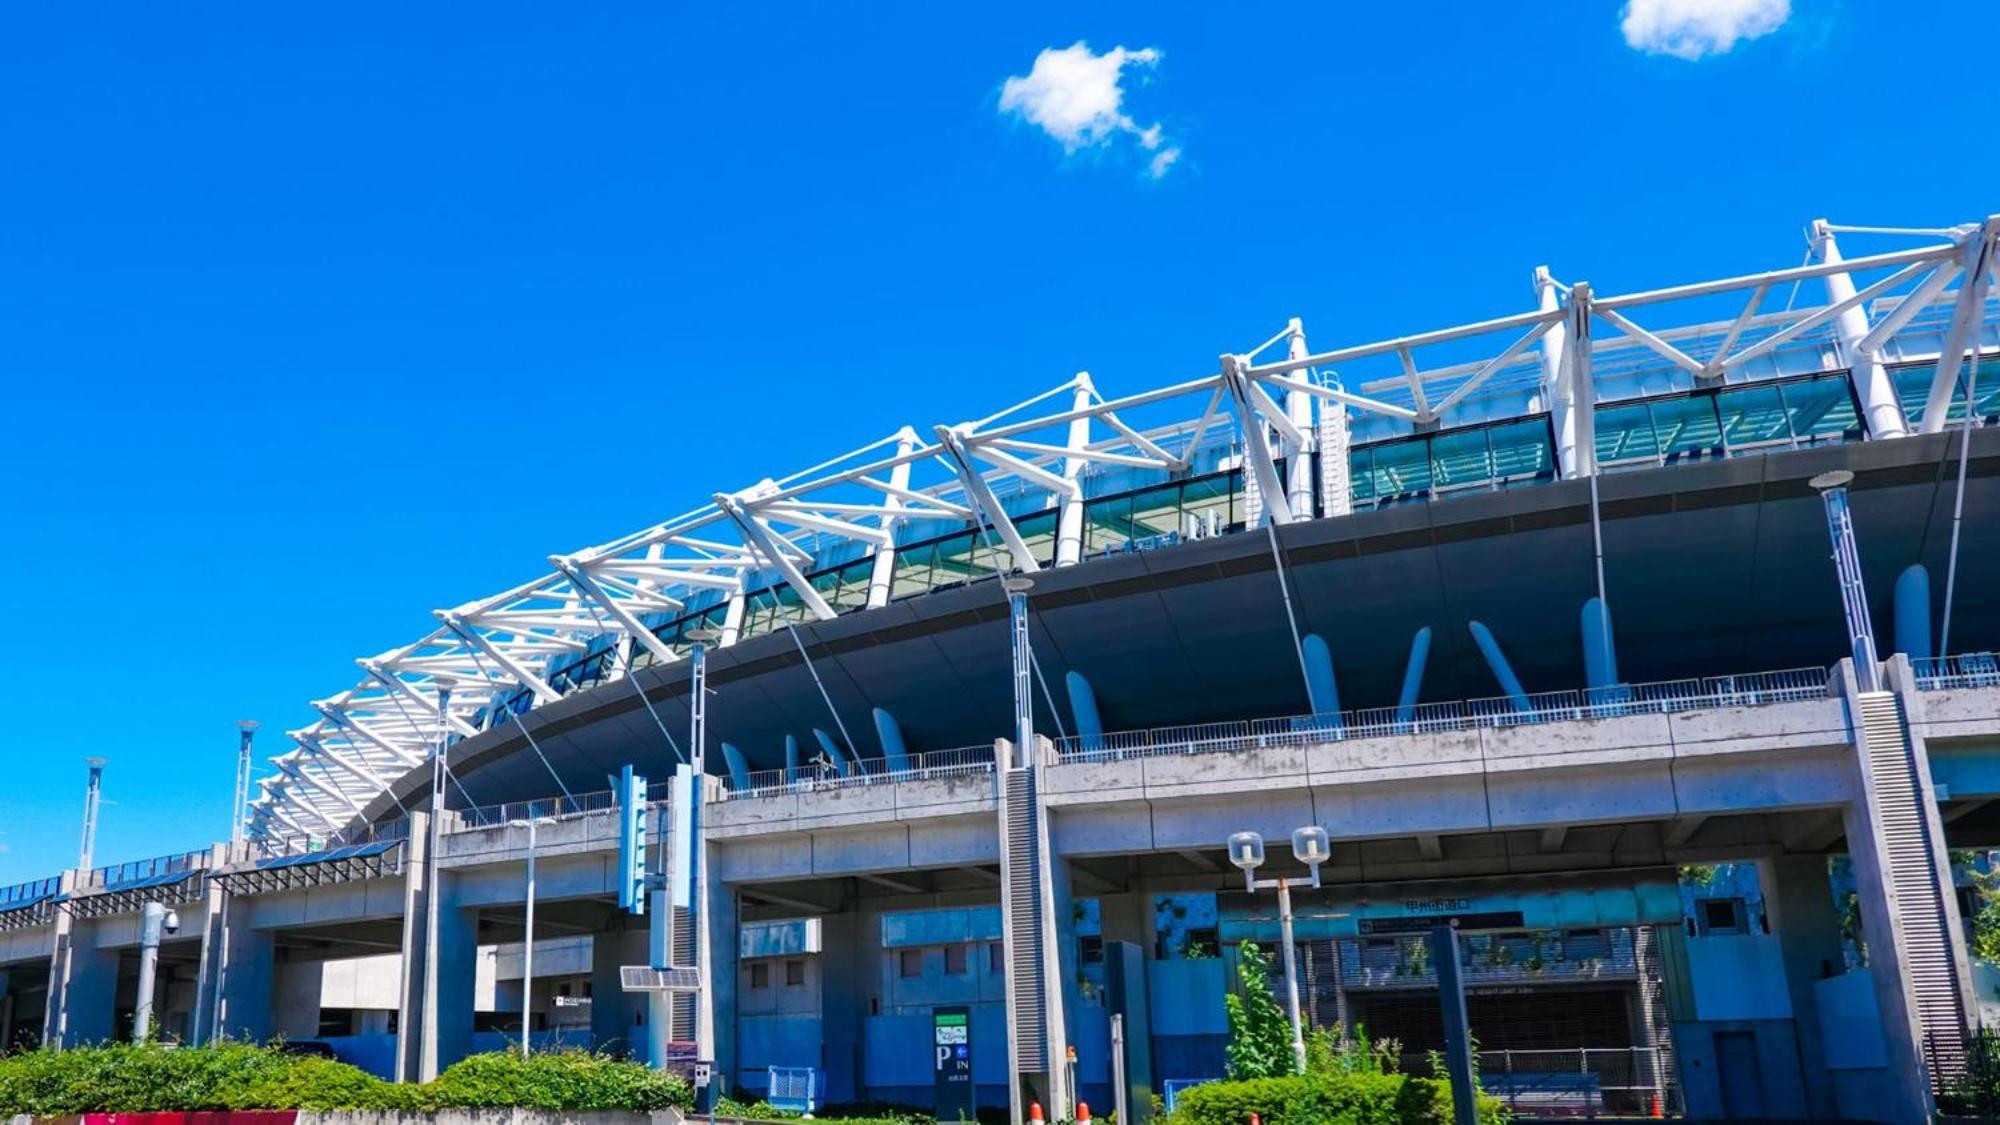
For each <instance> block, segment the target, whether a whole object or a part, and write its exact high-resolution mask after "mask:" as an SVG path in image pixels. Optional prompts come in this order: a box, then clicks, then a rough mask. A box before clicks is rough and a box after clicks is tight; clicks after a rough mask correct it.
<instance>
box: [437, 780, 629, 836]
mask: <svg viewBox="0 0 2000 1125" xmlns="http://www.w3.org/2000/svg"><path fill="white" fill-rule="evenodd" d="M617 807H618V795H617V794H616V793H614V792H612V791H611V790H609V789H602V790H598V791H596V792H591V793H574V794H570V795H568V796H558V797H541V798H537V799H535V800H532V801H507V802H504V803H502V804H497V805H474V806H472V807H470V808H463V809H458V810H455V811H456V812H457V814H458V820H459V824H460V825H461V826H462V827H464V828H498V827H500V826H502V825H505V824H512V823H514V822H516V821H523V820H543V819H559V818H561V817H566V816H581V815H582V814H584V813H595V812H610V811H611V810H613V809H615V808H617Z"/></svg>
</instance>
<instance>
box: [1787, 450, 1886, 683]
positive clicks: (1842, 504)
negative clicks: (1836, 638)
mask: <svg viewBox="0 0 2000 1125" xmlns="http://www.w3.org/2000/svg"><path fill="white" fill-rule="evenodd" d="M1853 480H1854V474H1853V473H1850V472H1848V471H1847V470H1846V469H1835V470H1833V471H1832V472H1827V473H1821V474H1819V475H1818V476H1816V477H1814V478H1812V479H1811V480H1809V481H1807V482H1806V483H1807V484H1810V485H1811V486H1812V487H1814V488H1815V489H1818V490H1819V498H1820V501H1821V502H1822V503H1823V504H1825V505H1826V532H1827V535H1828V537H1829V538H1831V539H1832V540H1833V572H1834V577H1835V578H1836V579H1838V580H1839V582H1840V609H1841V613H1842V615H1843V616H1845V617H1846V619H1847V648H1848V652H1849V653H1850V654H1851V655H1852V656H1853V657H1854V678H1855V681H1856V683H1857V684H1858V685H1859V686H1860V688H1861V690H1862V691H1878V690H1880V689H1881V684H1882V668H1881V661H1880V659H1879V658H1878V657H1877V656H1876V655H1875V626H1874V623H1873V619H1871V618H1870V617H1869V616H1868V591H1867V590H1866V589H1865V588H1863V586H1862V584H1861V552H1860V550H1859V549H1858V548H1857V547H1856V546H1855V541H1854V513H1853V511H1852V510H1851V509H1850V508H1849V507H1848V504H1847V486H1848V484H1849V483H1851V482H1852V481H1853Z"/></svg>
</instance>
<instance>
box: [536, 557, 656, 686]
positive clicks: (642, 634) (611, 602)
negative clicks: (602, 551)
mask: <svg viewBox="0 0 2000 1125" xmlns="http://www.w3.org/2000/svg"><path fill="white" fill-rule="evenodd" d="M549 565H550V566H553V567H555V568H556V569H557V570H559V571H561V572H562V573H563V576H564V577H566V578H568V579H569V581H570V585H572V586H575V587H576V589H577V592H578V593H580V594H582V595H583V596H584V597H586V598H589V599H590V600H591V601H592V602H594V603H596V605H597V607H598V608H599V609H602V610H603V611H604V612H605V615H606V616H608V617H610V618H611V620H612V621H614V622H616V623H617V625H618V627H619V628H620V629H622V630H623V631H624V633H625V636H626V637H627V638H629V639H630V640H632V641H633V642H635V643H637V644H638V645H640V646H641V647H643V648H644V649H645V650H646V651H647V652H650V653H652V654H653V658H654V659H655V660H658V661H660V662H662V663H666V662H668V661H671V660H673V659H674V650H673V646H671V645H669V644H667V642H665V641H663V640H661V639H660V638H659V637H657V636H655V635H654V634H653V631H652V630H651V629H648V628H646V623H645V622H643V621H641V620H639V619H638V618H637V617H636V616H634V615H633V613H632V611H631V610H629V609H626V608H625V605H624V603H622V602H620V601H619V600H618V599H617V598H614V597H612V596H611V595H610V594H607V593H605V591H604V587H602V586H599V585H598V584H597V580H596V579H595V578H592V577H591V576H590V571H589V570H587V569H585V568H584V566H583V565H582V564H581V563H578V562H577V561H576V560H575V559H572V558H569V557H567V556H565V555H550V556H549Z"/></svg>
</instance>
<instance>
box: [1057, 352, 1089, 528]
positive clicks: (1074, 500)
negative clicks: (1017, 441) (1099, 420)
mask: <svg viewBox="0 0 2000 1125" xmlns="http://www.w3.org/2000/svg"><path fill="white" fill-rule="evenodd" d="M1094 397H1096V388H1095V387H1094V386H1093V385H1092V384H1091V381H1090V372H1088V371H1079V372H1077V373H1076V395H1075V398H1074V399H1073V401H1072V402H1071V403H1070V406H1071V409H1073V410H1076V411H1082V410H1085V409H1087V408H1088V407H1089V406H1090V402H1091V399H1092V398H1094ZM1089 448H1090V415H1088V414H1083V413H1079V414H1078V415H1077V416H1076V417H1075V418H1072V419H1070V423H1069V452H1070V456H1068V457H1066V458H1064V459H1063V472H1062V475H1063V480H1064V481H1065V482H1067V483H1068V485H1069V488H1068V490H1067V491H1064V492H1060V493H1057V494H1056V503H1057V505H1058V510H1057V512H1056V555H1055V559H1056V565H1057V566H1071V565H1073V564H1075V563H1076V562H1077V561H1078V560H1080V559H1082V558H1083V488H1082V486H1081V485H1080V484H1078V483H1077V478H1078V477H1079V476H1080V475H1082V473H1083V467H1084V465H1085V464H1087V463H1088V462H1086V461H1085V460H1084V458H1083V457H1082V456H1080V454H1081V453H1082V451H1084V450H1086V449H1089Z"/></svg>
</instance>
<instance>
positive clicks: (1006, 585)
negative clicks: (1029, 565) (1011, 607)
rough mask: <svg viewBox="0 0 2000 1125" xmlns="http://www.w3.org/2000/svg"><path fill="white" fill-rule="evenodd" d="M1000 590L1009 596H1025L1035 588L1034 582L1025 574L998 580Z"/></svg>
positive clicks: (1012, 575)
mask: <svg viewBox="0 0 2000 1125" xmlns="http://www.w3.org/2000/svg"><path fill="white" fill-rule="evenodd" d="M1000 588H1001V589H1002V590H1005V591H1007V592H1008V593H1010V594H1025V593H1027V592H1028V591H1030V590H1032V589H1034V588H1035V580H1034V579H1032V578H1029V577H1028V576H1027V575H1025V574H1010V575H1008V576H1007V577H1005V578H1002V579H1001V580H1000Z"/></svg>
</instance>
